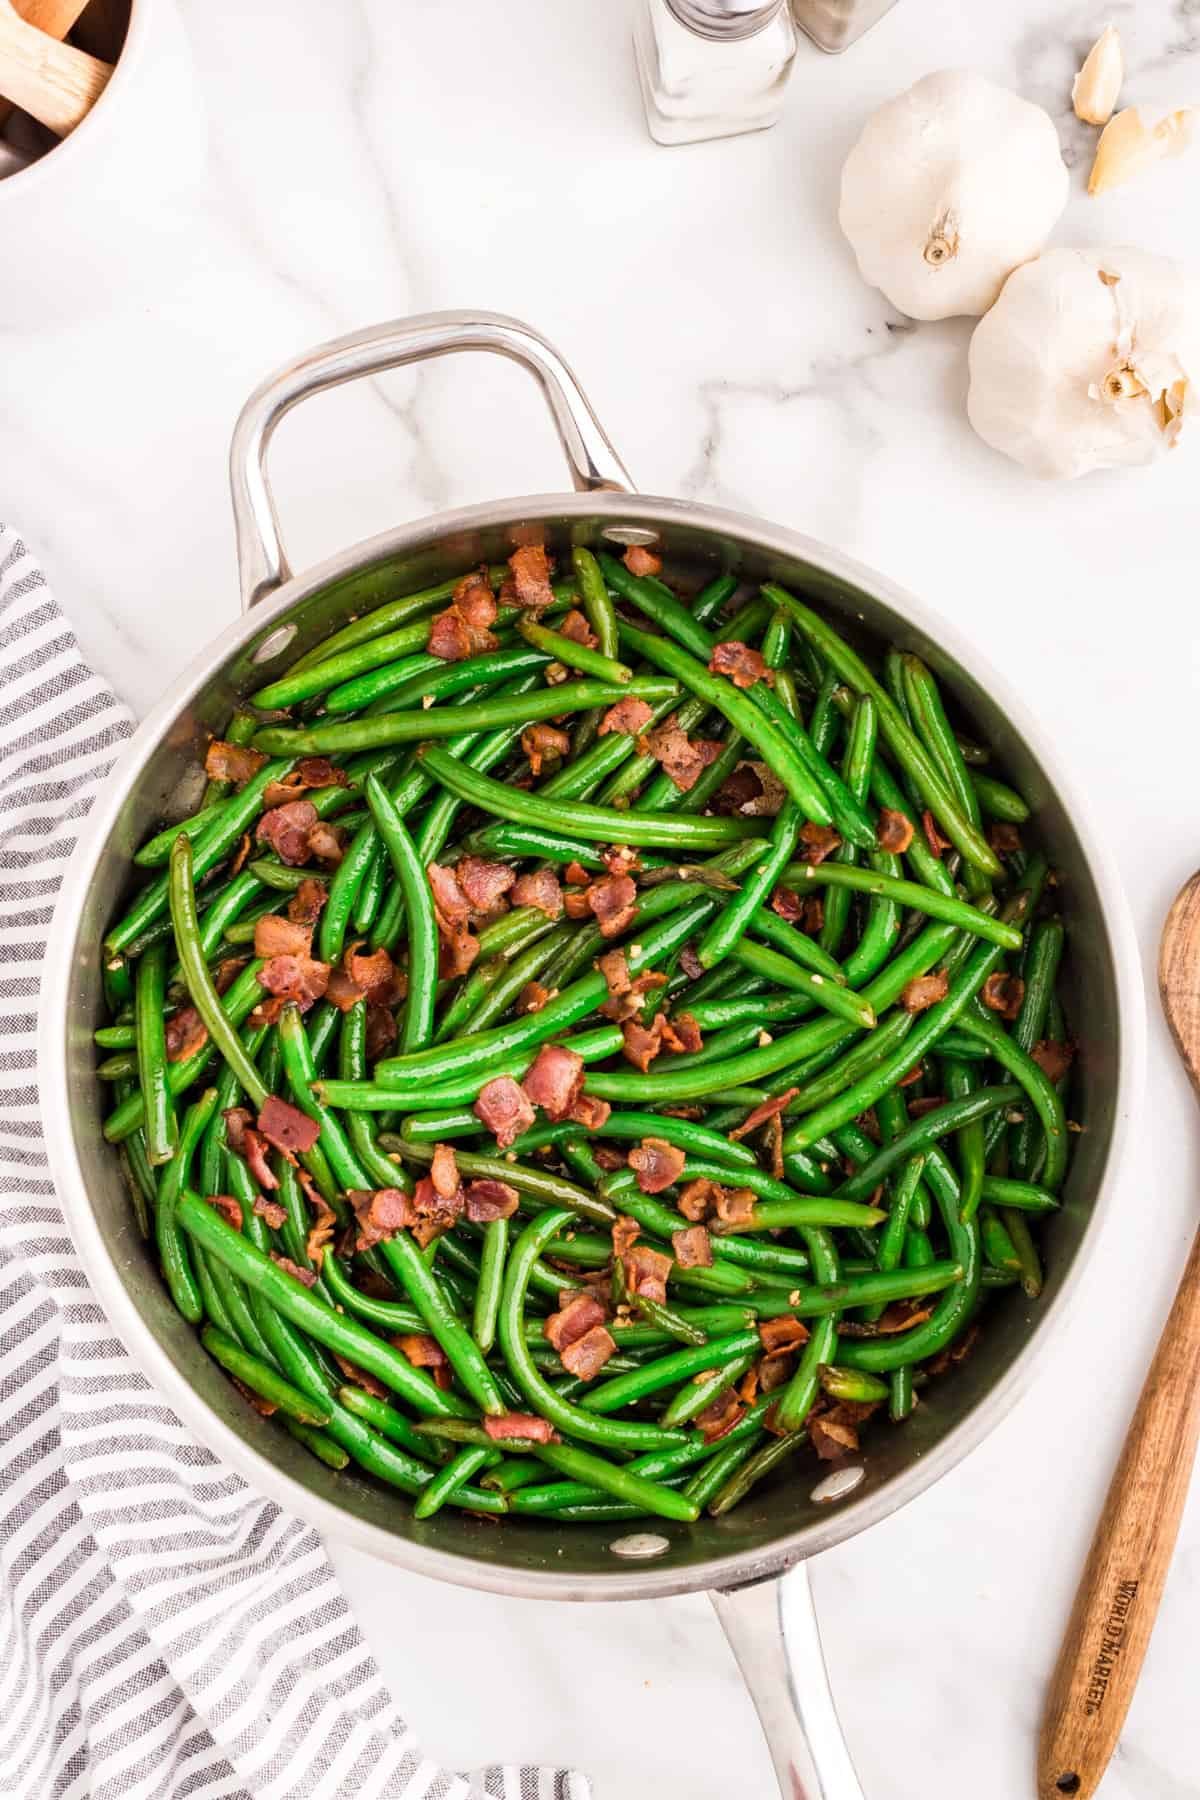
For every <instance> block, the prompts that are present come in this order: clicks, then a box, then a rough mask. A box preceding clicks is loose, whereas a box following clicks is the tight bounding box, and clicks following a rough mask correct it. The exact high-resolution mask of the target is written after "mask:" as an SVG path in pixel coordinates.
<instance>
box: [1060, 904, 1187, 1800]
mask: <svg viewBox="0 0 1200 1800" xmlns="http://www.w3.org/2000/svg"><path fill="white" fill-rule="evenodd" d="M1158 987H1159V995H1160V998H1161V1000H1162V1006H1163V1012H1164V1013H1165V1014H1166V1019H1167V1024H1168V1025H1169V1026H1170V1028H1171V1035H1172V1036H1173V1037H1174V1039H1175V1043H1176V1046H1177V1048H1178V1050H1179V1054H1180V1056H1181V1057H1182V1058H1183V1063H1184V1067H1185V1068H1186V1069H1187V1072H1188V1075H1189V1077H1190V1078H1191V1082H1192V1086H1193V1087H1194V1088H1195V1089H1196V1092H1197V1095H1198V1096H1200V871H1198V872H1197V873H1196V874H1195V875H1193V876H1192V877H1191V879H1190V880H1189V881H1188V882H1187V883H1186V884H1185V885H1184V887H1183V889H1182V891H1181V892H1180V894H1179V895H1178V897H1177V898H1176V900H1175V904H1174V905H1173V906H1172V908H1171V910H1170V912H1169V913H1168V915H1167V922H1166V924H1165V925H1164V926H1163V934H1162V941H1161V943H1160V946H1159V957H1158ZM1198 1439H1200V1235H1197V1237H1196V1240H1195V1242H1194V1243H1193V1245H1192V1251H1191V1255H1190V1256H1189V1258H1188V1263H1187V1267H1186V1269H1185V1270H1184V1272H1183V1279H1182V1280H1181V1282H1180V1284H1179V1290H1178V1292H1177V1293H1176V1296H1175V1301H1174V1304H1173V1306H1172V1307H1171V1311H1170V1314H1169V1316H1168V1318H1167V1322H1166V1324H1165V1326H1164V1327H1163V1333H1162V1336H1161V1338H1160V1339H1159V1343H1158V1349H1157V1350H1156V1351H1155V1354H1154V1361H1153V1362H1152V1363H1151V1365H1150V1373H1149V1374H1148V1375H1147V1377H1146V1383H1145V1386H1144V1387H1143V1389H1142V1395H1141V1399H1140V1400H1139V1401H1138V1407H1137V1411H1136V1413H1135V1414H1134V1416H1133V1421H1132V1423H1131V1425H1130V1428H1129V1434H1128V1436H1127V1437H1126V1439H1125V1445H1124V1448H1123V1450H1122V1452H1121V1459H1120V1461H1119V1462H1118V1464H1117V1468H1116V1473H1115V1474H1114V1476H1113V1478H1112V1485H1111V1486H1110V1488H1109V1490H1108V1498H1107V1499H1106V1501H1105V1504H1104V1511H1103V1513H1102V1514H1101V1517H1100V1523H1099V1525H1098V1526H1097V1527H1096V1535H1095V1537H1094V1539H1093V1540H1092V1548H1091V1551H1090V1553H1089V1556H1088V1560H1087V1564H1086V1566H1085V1568H1084V1572H1083V1577H1082V1579H1081V1581H1080V1584H1079V1591H1078V1593H1077V1594H1076V1596H1075V1605H1074V1608H1073V1610H1072V1613H1071V1618H1070V1622H1069V1624H1068V1626H1067V1633H1066V1637H1065V1638H1064V1640H1063V1645H1062V1649H1061V1650H1060V1652H1059V1658H1058V1665H1057V1667H1056V1669H1055V1671H1054V1676H1053V1679H1052V1681H1051V1686H1050V1696H1049V1700H1048V1702H1047V1706H1046V1714H1045V1718H1044V1719H1043V1722H1042V1736H1041V1743H1040V1746H1039V1752H1038V1797H1039V1800H1061V1797H1062V1796H1063V1795H1066V1796H1067V1797H1068V1800H1071V1797H1072V1796H1075V1797H1076V1800H1090V1796H1091V1795H1092V1794H1094V1793H1095V1791H1096V1788H1097V1787H1098V1785H1099V1783H1100V1781H1101V1780H1102V1779H1103V1776H1104V1771H1105V1770H1106V1769H1107V1767H1108V1764H1109V1760H1110V1758H1111V1756H1112V1753H1113V1751H1114V1750H1115V1749H1116V1745H1117V1739H1118V1737H1119V1736H1120V1734H1121V1727H1122V1726H1123V1725H1124V1723H1125V1715H1126V1713H1127V1712H1128V1710H1129V1704H1130V1702H1131V1700H1132V1699H1133V1694H1134V1689H1135V1688H1136V1686H1137V1681H1138V1676H1139V1675H1140V1673H1141V1668H1142V1661H1143V1658H1144V1657H1145V1654H1146V1648H1147V1646H1148V1644H1149V1642H1150V1634H1151V1632H1152V1631H1153V1629H1154V1620H1155V1617H1156V1615H1157V1613H1158V1603H1159V1601H1160V1599H1161V1598H1162V1591H1163V1587H1164V1585H1165V1583H1166V1579H1167V1570H1168V1568H1169V1567H1170V1563H1171V1553H1172V1551H1173V1550H1174V1548H1175V1538H1176V1535H1177V1534H1178V1531H1179V1521H1180V1518H1181V1516H1182V1514H1183V1508H1184V1502H1185V1501H1186V1499H1187V1492H1188V1484H1189V1481H1190V1478H1191V1473H1192V1465H1193V1463H1194V1461H1195V1458H1196V1446H1197V1441H1198Z"/></svg>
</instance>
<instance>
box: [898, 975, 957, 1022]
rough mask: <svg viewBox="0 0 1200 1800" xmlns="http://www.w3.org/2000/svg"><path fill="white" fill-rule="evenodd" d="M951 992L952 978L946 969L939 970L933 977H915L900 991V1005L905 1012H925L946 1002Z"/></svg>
mask: <svg viewBox="0 0 1200 1800" xmlns="http://www.w3.org/2000/svg"><path fill="white" fill-rule="evenodd" d="M949 992H950V976H949V974H948V973H947V972H946V970H945V969H938V970H937V972H936V973H935V974H933V975H914V976H913V978H912V980H911V981H906V982H905V984H904V986H903V987H902V988H901V990H900V1005H901V1006H902V1007H903V1009H904V1011H905V1012H910V1013H918V1012H924V1011H925V1009H926V1007H929V1006H934V1005H936V1003H937V1002H938V1001H939V1000H944V999H945V998H946V995H947V994H948V993H949Z"/></svg>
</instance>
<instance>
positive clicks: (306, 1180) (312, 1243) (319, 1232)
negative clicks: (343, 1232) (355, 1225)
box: [296, 1169, 337, 1269]
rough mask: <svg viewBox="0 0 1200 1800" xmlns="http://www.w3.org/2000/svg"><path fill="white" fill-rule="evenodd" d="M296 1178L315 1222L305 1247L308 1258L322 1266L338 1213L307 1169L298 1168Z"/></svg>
mask: <svg viewBox="0 0 1200 1800" xmlns="http://www.w3.org/2000/svg"><path fill="white" fill-rule="evenodd" d="M296 1178H297V1180H298V1181H299V1183H300V1186H301V1188H302V1190H303V1192H304V1198H305V1199H306V1200H307V1201H308V1204H309V1205H310V1206H311V1207H312V1209H313V1222H312V1224H311V1226H310V1227H309V1231H308V1236H307V1238H306V1239H305V1242H304V1248H305V1250H306V1251H307V1252H308V1259H309V1261H310V1262H313V1263H315V1264H316V1265H317V1267H318V1269H319V1268H320V1267H321V1264H322V1261H323V1259H324V1256H325V1247H326V1245H327V1244H331V1243H332V1242H333V1230H334V1226H335V1225H336V1224H337V1214H336V1213H335V1212H334V1211H333V1208H332V1207H331V1206H330V1205H329V1204H328V1203H327V1201H326V1199H325V1196H324V1194H323V1193H322V1192H321V1190H320V1189H319V1188H318V1186H317V1184H316V1182H315V1181H314V1180H313V1178H312V1176H311V1175H310V1174H309V1173H308V1171H307V1170H306V1169H298V1170H297V1171H296Z"/></svg>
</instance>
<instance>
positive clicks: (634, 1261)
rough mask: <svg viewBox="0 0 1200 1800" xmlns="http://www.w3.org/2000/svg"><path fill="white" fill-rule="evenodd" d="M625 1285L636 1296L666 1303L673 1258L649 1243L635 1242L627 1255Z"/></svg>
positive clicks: (662, 1303)
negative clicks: (668, 1278) (651, 1246)
mask: <svg viewBox="0 0 1200 1800" xmlns="http://www.w3.org/2000/svg"><path fill="white" fill-rule="evenodd" d="M624 1260H625V1286H626V1288H627V1289H628V1291H629V1293H630V1294H631V1295H633V1296H634V1298H635V1299H636V1298H641V1299H643V1300H657V1301H658V1303H659V1305H660V1306H662V1305H665V1303H666V1298H667V1277H668V1275H669V1274H670V1273H671V1258H670V1257H669V1256H668V1255H667V1254H666V1253H665V1251H662V1250H652V1249H651V1248H650V1246H649V1245H648V1244H635V1245H634V1246H633V1248H632V1250H630V1251H628V1252H627V1253H626V1256H625V1259H624Z"/></svg>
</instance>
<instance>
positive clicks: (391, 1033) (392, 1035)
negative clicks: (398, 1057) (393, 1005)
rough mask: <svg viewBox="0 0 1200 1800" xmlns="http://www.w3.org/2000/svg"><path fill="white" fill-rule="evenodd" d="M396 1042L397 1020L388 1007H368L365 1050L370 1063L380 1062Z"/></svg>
mask: <svg viewBox="0 0 1200 1800" xmlns="http://www.w3.org/2000/svg"><path fill="white" fill-rule="evenodd" d="M395 1042H396V1019H395V1015H394V1014H393V1013H390V1012H389V1011H388V1009H387V1007H386V1006H368V1008H367V1034H366V1044H365V1049H366V1053H367V1061H368V1062H369V1063H374V1062H378V1060H379V1058H380V1057H381V1056H383V1055H385V1054H386V1052H387V1051H389V1050H390V1049H391V1048H392V1046H393V1045H394V1044H395Z"/></svg>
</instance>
